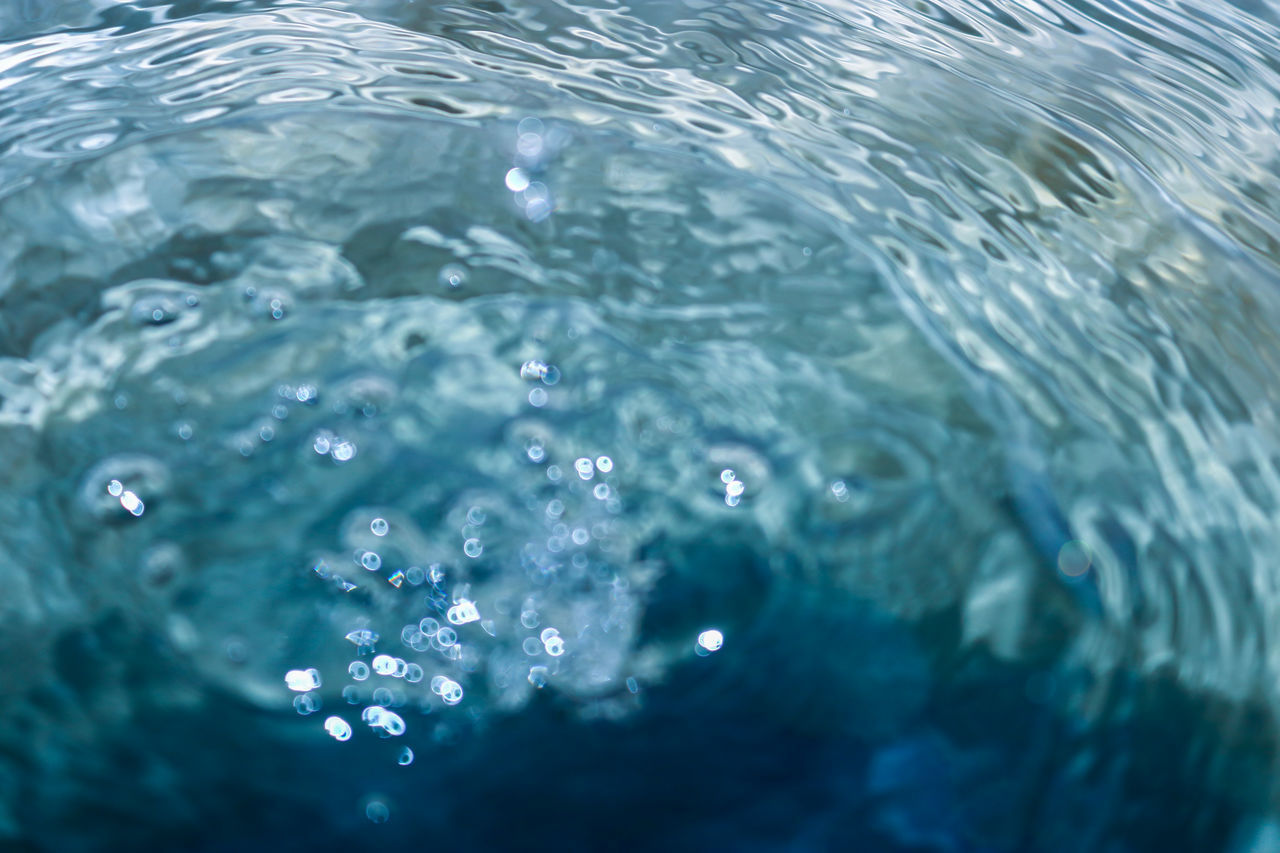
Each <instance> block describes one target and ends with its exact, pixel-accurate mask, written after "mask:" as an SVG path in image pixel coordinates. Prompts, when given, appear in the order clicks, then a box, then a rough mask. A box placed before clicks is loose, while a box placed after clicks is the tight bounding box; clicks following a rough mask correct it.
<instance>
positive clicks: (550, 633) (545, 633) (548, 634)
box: [539, 628, 560, 643]
mask: <svg viewBox="0 0 1280 853" xmlns="http://www.w3.org/2000/svg"><path fill="white" fill-rule="evenodd" d="M559 636H560V632H559V631H557V630H556V629H555V628H543V629H542V633H541V634H540V635H539V639H540V640H542V642H544V643H545V642H546V641H547V640H550V639H551V638H552V637H559Z"/></svg>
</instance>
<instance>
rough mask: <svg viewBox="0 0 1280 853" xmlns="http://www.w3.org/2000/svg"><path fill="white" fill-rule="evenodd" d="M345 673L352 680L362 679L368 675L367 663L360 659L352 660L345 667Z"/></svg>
mask: <svg viewBox="0 0 1280 853" xmlns="http://www.w3.org/2000/svg"><path fill="white" fill-rule="evenodd" d="M347 673H348V674H349V675H350V676H351V678H352V680H353V681H364V680H365V679H366V678H368V677H369V665H368V664H366V663H365V662H364V661H362V660H353V661H352V662H351V664H350V665H349V666H348V667H347Z"/></svg>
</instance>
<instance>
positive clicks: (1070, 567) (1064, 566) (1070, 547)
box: [1058, 539, 1093, 578]
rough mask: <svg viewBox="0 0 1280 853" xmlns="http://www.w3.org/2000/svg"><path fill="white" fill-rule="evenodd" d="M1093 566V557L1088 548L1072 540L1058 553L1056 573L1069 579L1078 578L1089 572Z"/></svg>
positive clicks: (1078, 541)
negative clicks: (1058, 572)
mask: <svg viewBox="0 0 1280 853" xmlns="http://www.w3.org/2000/svg"><path fill="white" fill-rule="evenodd" d="M1091 565H1093V555H1092V554H1091V553H1090V552H1089V546H1087V545H1085V544H1084V543H1083V542H1081V541H1080V540H1079V539H1072V540H1071V541H1070V542H1067V543H1066V544H1065V545H1063V546H1062V548H1061V549H1059V551H1058V571H1060V572H1062V573H1063V574H1064V575H1066V576H1067V577H1069V578H1078V577H1081V576H1082V575H1084V573H1085V572H1087V571H1089V567H1090V566H1091Z"/></svg>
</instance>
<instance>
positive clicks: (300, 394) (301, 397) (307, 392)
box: [293, 384, 316, 403]
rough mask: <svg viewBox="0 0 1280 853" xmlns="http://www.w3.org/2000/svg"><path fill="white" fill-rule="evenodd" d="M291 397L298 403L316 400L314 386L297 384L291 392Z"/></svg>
mask: <svg viewBox="0 0 1280 853" xmlns="http://www.w3.org/2000/svg"><path fill="white" fill-rule="evenodd" d="M293 398H294V399H295V400H297V401H298V402H299V403H314V402H315V401H316V386H314V385H305V384H304V385H299V386H298V387H297V388H296V389H295V390H294V392H293Z"/></svg>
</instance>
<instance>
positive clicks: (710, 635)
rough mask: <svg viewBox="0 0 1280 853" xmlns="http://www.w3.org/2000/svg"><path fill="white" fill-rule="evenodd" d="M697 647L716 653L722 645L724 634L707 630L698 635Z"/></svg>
mask: <svg viewBox="0 0 1280 853" xmlns="http://www.w3.org/2000/svg"><path fill="white" fill-rule="evenodd" d="M698 645H699V646H701V647H702V648H704V649H706V650H707V651H709V652H717V651H719V650H720V647H721V646H723V645H724V634H722V633H720V632H719V631H717V630H716V629H715V628H709V629H707V630H706V631H703V632H702V633H701V634H699V635H698Z"/></svg>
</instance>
